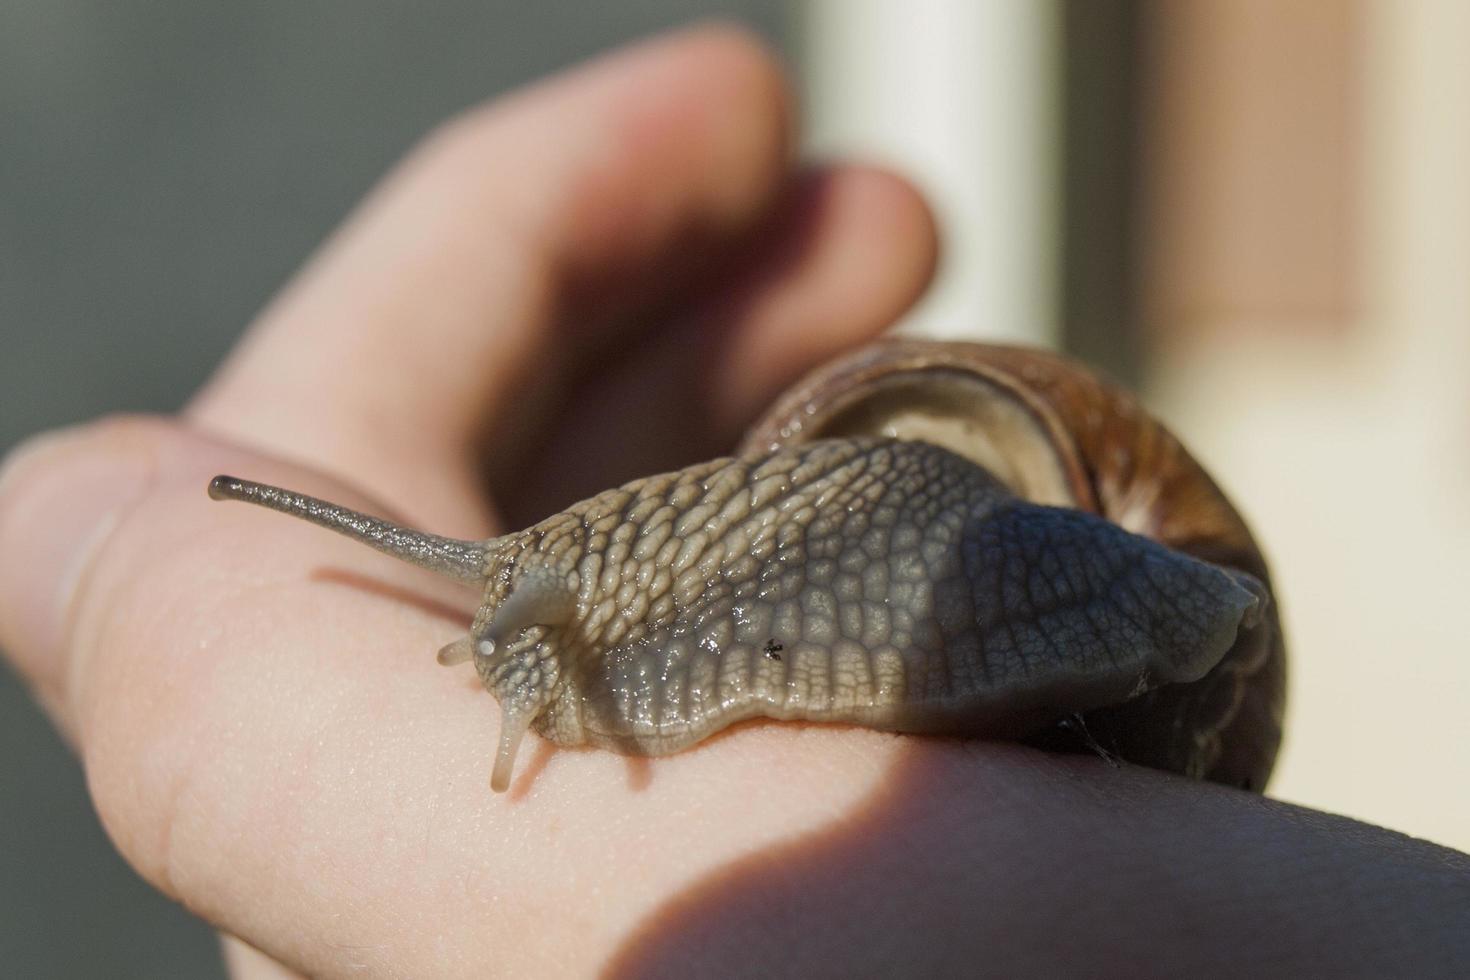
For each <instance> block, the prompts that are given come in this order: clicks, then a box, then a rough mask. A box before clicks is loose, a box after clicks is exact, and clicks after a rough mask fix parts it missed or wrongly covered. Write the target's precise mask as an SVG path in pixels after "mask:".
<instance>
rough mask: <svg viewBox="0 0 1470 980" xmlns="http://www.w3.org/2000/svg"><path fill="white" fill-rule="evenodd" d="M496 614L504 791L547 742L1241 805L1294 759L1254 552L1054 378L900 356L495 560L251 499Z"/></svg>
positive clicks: (1116, 418)
mask: <svg viewBox="0 0 1470 980" xmlns="http://www.w3.org/2000/svg"><path fill="white" fill-rule="evenodd" d="M209 493H210V496H211V497H214V498H215V499H231V500H245V501H249V502H251V503H255V504H260V505H262V506H265V507H269V508H272V509H275V510H279V511H282V512H284V513H288V514H292V515H294V516H297V517H301V518H304V519H306V520H308V521H310V522H312V523H314V524H318V525H321V526H323V527H327V528H331V529H332V530H335V531H338V532H341V533H343V534H346V535H348V536H349V537H352V538H355V539H356V540H358V541H361V542H363V543H365V544H368V545H370V546H372V547H374V548H376V549H378V550H380V551H383V552H386V553H387V554H390V555H394V556H396V557H398V558H401V559H403V560H405V561H409V562H412V563H413V564H416V565H419V566H422V567H424V568H428V569H430V570H433V571H436V572H440V573H443V574H446V575H449V576H452V577H454V578H458V579H461V580H463V581H467V582H471V583H474V584H476V585H477V586H481V587H482V588H483V590H484V591H483V597H482V600H481V603H480V606H479V610H478V612H477V613H476V615H475V617H474V621H473V623H472V624H471V626H470V630H469V634H468V635H467V636H465V637H464V638H463V639H460V640H458V641H456V642H454V643H452V644H450V645H449V646H447V647H445V648H444V649H443V650H441V651H440V652H439V662H440V663H441V664H446V665H454V664H463V663H468V662H473V664H474V666H475V669H476V671H477V672H478V674H479V676H480V679H481V680H482V681H483V683H484V685H485V687H486V688H487V689H488V690H489V691H490V692H491V693H492V694H493V695H494V696H495V697H496V699H497V700H498V701H499V702H500V707H501V712H502V720H501V726H500V739H499V745H498V748H497V750H496V754H495V762H494V769H493V773H492V776H491V786H492V787H493V788H494V789H495V790H497V791H501V790H504V789H506V787H507V786H508V785H509V783H510V777H511V773H512V771H513V768H514V764H515V759H516V754H517V750H518V747H519V745H520V743H521V740H522V737H523V736H524V734H525V733H526V731H527V730H528V729H534V730H535V731H536V732H538V733H539V734H540V735H541V736H542V737H544V738H546V739H548V740H550V741H552V742H554V743H556V744H559V745H584V744H590V745H595V746H601V747H604V748H608V749H612V750H614V751H617V752H622V753H628V754H634V755H664V754H667V753H672V752H677V751H679V750H680V749H683V748H685V747H687V746H690V745H693V744H694V743H696V742H699V741H700V740H702V739H704V738H706V737H707V736H709V735H712V734H714V733H715V732H718V731H720V730H721V729H723V728H726V727H728V726H729V725H732V724H734V723H736V722H739V721H742V720H745V719H750V718H771V719H783V720H785V719H803V720H810V721H823V722H842V723H848V724H854V725H862V726H866V727H870V728H877V729H884V730H889V731H895V732H915V733H928V734H940V735H956V736H973V737H994V738H1030V739H1033V740H1036V741H1039V742H1048V741H1054V740H1055V738H1058V737H1060V736H1059V735H1058V734H1057V733H1058V732H1061V731H1063V729H1061V728H1059V727H1058V726H1059V724H1060V723H1063V722H1068V721H1070V720H1074V719H1077V718H1079V717H1080V719H1081V724H1080V725H1075V724H1074V725H1070V726H1068V728H1067V729H1066V730H1068V731H1072V732H1078V731H1080V732H1082V733H1085V736H1086V738H1087V739H1088V740H1089V741H1092V742H1096V743H1098V744H1100V745H1102V746H1104V747H1106V748H1107V749H1108V750H1109V751H1110V752H1111V753H1112V754H1114V755H1116V756H1118V757H1120V758H1122V759H1126V760H1130V761H1133V762H1137V763H1140V764H1144V765H1151V766H1155V767H1158V768H1163V769H1168V770H1172V771H1175V772H1179V773H1184V774H1186V775H1189V776H1193V777H1197V778H1204V779H1211V780H1215V781H1217V782H1223V783H1228V784H1231V785H1235V786H1240V787H1244V788H1247V789H1257V790H1259V789H1260V788H1262V787H1263V786H1264V785H1265V782H1266V779H1267V777H1268V776H1269V774H1270V771H1271V766H1272V764H1273V762H1274V759H1275V755H1276V749H1277V746H1278V743H1279V740H1280V732H1281V714H1282V705H1283V701H1284V691H1285V650H1284V644H1283V641H1282V638H1281V632H1280V628H1279V625H1278V619H1277V615H1276V609H1275V604H1274V603H1273V602H1272V599H1271V590H1270V580H1269V576H1268V573H1267V570H1266V567H1265V563H1264V561H1263V560H1262V558H1261V554H1260V550H1259V549H1258V548H1257V547H1256V545H1255V542H1254V540H1253V539H1252V537H1251V534H1250V532H1249V530H1248V529H1247V528H1246V526H1245V524H1244V522H1243V521H1242V520H1241V518H1240V516H1239V514H1237V513H1236V511H1235V509H1234V508H1233V507H1232V506H1231V505H1230V503H1229V502H1228V501H1227V500H1226V499H1225V497H1224V495H1223V494H1222V493H1221V492H1220V490H1219V489H1218V487H1216V485H1215V484H1214V482H1213V481H1212V480H1211V479H1210V477H1209V476H1208V475H1207V474H1206V473H1205V472H1204V471H1203V470H1202V469H1201V468H1200V467H1199V465H1198V464H1197V463H1195V461H1194V460H1193V459H1192V458H1190V456H1189V454H1188V453H1187V452H1186V451H1185V450H1184V448H1183V447H1182V446H1181V445H1180V444H1179V442H1178V441H1177V440H1176V439H1175V438H1174V437H1173V436H1172V435H1170V434H1169V433H1168V432H1167V431H1166V430H1165V429H1164V428H1163V427H1162V426H1161V425H1160V424H1159V423H1158V422H1156V421H1154V420H1153V419H1151V418H1150V417H1149V416H1148V415H1147V414H1146V413H1145V412H1143V411H1142V409H1141V408H1140V407H1139V406H1138V404H1137V403H1136V402H1135V401H1134V400H1133V399H1132V398H1131V397H1130V396H1128V395H1127V394H1126V393H1124V392H1122V391H1119V390H1118V389H1116V388H1114V387H1112V386H1110V385H1108V384H1106V383H1105V382H1103V381H1101V380H1099V379H1098V378H1096V377H1094V376H1093V375H1091V374H1089V373H1088V372H1087V371H1085V370H1084V369H1083V368H1081V367H1079V366H1078V365H1076V364H1073V363H1071V362H1069V361H1067V360H1065V359H1063V358H1061V357H1058V356H1056V355H1052V354H1047V353H1043V352H1040V351H1031V350H1022V349H1016V348H1005V347H992V346H985V345H979V344H967V343H940V342H933V341H914V340H890V341H885V342H880V343H878V344H874V345H872V346H870V347H867V348H864V349H862V350H860V351H857V352H854V353H853V354H850V355H848V356H847V357H844V358H841V359H839V360H838V361H836V362H834V363H832V364H829V365H827V366H826V367H824V368H821V369H819V370H818V371H816V372H815V373H814V374H813V375H811V376H809V377H808V378H807V379H806V380H804V381H803V382H801V383H800V384H798V385H797V386H796V387H794V388H793V389H792V390H791V391H789V392H788V393H787V394H786V395H784V396H783V397H782V398H781V399H779V400H778V402H777V403H776V405H775V406H773V407H772V408H771V409H770V411H769V412H768V413H767V415H766V416H765V417H764V418H763V419H762V420H760V421H759V422H757V424H756V425H755V426H754V427H753V428H752V429H751V431H750V432H749V434H748V435H747V438H746V440H745V443H744V444H743V446H742V447H740V449H739V450H738V452H737V453H736V455H734V456H732V457H729V458H724V459H716V460H713V461H710V462H706V463H699V464H697V465H694V466H690V467H687V468H685V469H682V470H678V471H675V472H672V473H663V474H660V475H657V476H651V477H647V478H644V479H641V480H636V481H634V482H632V483H629V484H626V485H624V486H621V487H617V488H615V489H612V490H607V491H605V492H603V493H600V494H598V495H597V496H595V497H592V498H590V499H587V500H584V501H582V502H581V503H578V504H575V505H573V506H571V507H569V508H567V509H566V510H565V511H563V512H561V513H559V514H555V515H553V516H551V517H548V518H546V519H545V520H543V521H541V522H540V523H538V524H535V525H533V526H532V527H529V528H526V529H525V530H523V531H517V532H514V533H511V534H506V535H503V536H501V537H497V538H492V539H490V540H488V541H460V540H455V539H451V538H442V537H437V536H435V535H431V534H425V533H422V532H419V531H414V530H410V529H407V528H403V527H400V526H397V525H395V524H391V523H389V522H387V521H383V520H380V519H378V518H374V517H370V516H368V515H365V514H361V513H358V512H356V511H351V510H348V509H346V508H343V507H338V506H336V505H334V504H330V503H326V502H325V501H321V500H317V499H314V498H312V497H306V496H303V495H301V494H297V493H292V492H290V491H287V490H281V489H278V488H274V487H268V486H263V485H261V484H257V483H251V482H248V481H245V480H239V479H236V478H234V477H229V476H219V477H216V478H215V479H214V480H213V482H211V484H210V486H209Z"/></svg>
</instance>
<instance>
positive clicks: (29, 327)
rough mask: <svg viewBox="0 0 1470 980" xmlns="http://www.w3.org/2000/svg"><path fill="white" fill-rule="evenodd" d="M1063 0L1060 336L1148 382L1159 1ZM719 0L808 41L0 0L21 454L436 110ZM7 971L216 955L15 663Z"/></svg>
mask: <svg viewBox="0 0 1470 980" xmlns="http://www.w3.org/2000/svg"><path fill="white" fill-rule="evenodd" d="M1038 2H1042V0H1038ZM1062 10H1063V16H1062V24H1061V26H1062V32H1061V43H1062V45H1063V57H1062V59H1061V61H1060V70H1061V73H1062V80H1061V81H1062V84H1061V86H1060V96H1061V103H1062V104H1061V105H1060V106H1059V109H1060V110H1061V111H1062V113H1063V118H1064V131H1065V134H1066V138H1065V140H1064V151H1065V155H1064V161H1063V167H1062V173H1063V181H1062V185H1061V186H1060V187H1058V189H1057V190H1058V193H1059V194H1060V195H1061V200H1062V212H1063V215H1064V219H1063V221H1064V228H1063V235H1062V241H1063V246H1062V255H1061V264H1062V269H1063V276H1062V282H1061V284H1060V287H1059V288H1061V289H1062V291H1063V297H1062V309H1063V311H1064V319H1065V322H1064V324H1063V327H1064V335H1065V337H1066V345H1067V346H1068V347H1069V348H1071V349H1073V350H1075V351H1078V352H1080V353H1082V354H1083V355H1085V356H1087V357H1088V358H1089V359H1091V360H1093V361H1094V362H1095V363H1101V364H1103V365H1105V366H1107V367H1109V368H1111V369H1112V370H1113V371H1114V373H1116V374H1120V375H1122V376H1124V377H1125V378H1131V379H1136V377H1137V368H1138V365H1139V362H1140V361H1139V352H1138V343H1137V334H1136V333H1135V332H1134V331H1133V330H1132V329H1130V325H1131V324H1132V323H1134V322H1135V317H1134V315H1133V314H1134V311H1135V307H1136V303H1135V302H1134V298H1135V295H1136V289H1135V284H1136V278H1135V275H1134V272H1135V269H1134V254H1135V253H1134V249H1133V247H1132V242H1133V240H1134V236H1133V234H1132V229H1133V225H1134V223H1135V220H1136V219H1135V215H1134V212H1135V210H1136V209H1135V207H1134V201H1135V197H1136V193H1135V191H1136V188H1135V186H1134V182H1135V177H1136V174H1137V168H1136V166H1135V158H1136V146H1137V143H1138V139H1139V134H1138V125H1137V121H1138V113H1137V104H1138V102H1137V87H1136V80H1137V77H1138V75H1137V72H1136V71H1135V66H1136V64H1137V51H1138V49H1139V47H1140V46H1142V45H1144V44H1146V42H1147V38H1144V37H1141V33H1142V32H1141V31H1140V26H1139V25H1140V20H1139V17H1138V0H1088V2H1086V3H1070V4H1066V5H1064V6H1063V8H1062ZM712 15H724V16H729V17H733V18H736V19H738V20H741V21H743V22H744V23H746V24H748V25H750V26H752V27H754V28H756V29H757V30H759V31H761V32H762V33H763V34H765V35H766V36H767V37H769V38H771V39H772V40H773V41H775V42H776V43H777V44H778V45H780V46H782V47H784V48H786V49H787V50H788V51H790V50H791V49H792V48H793V47H794V44H793V38H792V33H793V30H794V28H795V27H796V24H797V21H796V18H794V17H793V16H792V13H791V10H790V9H789V5H788V4H787V3H784V2H781V0H729V2H717V0H615V2H614V0H583V2H571V0H534V2H527V0H519V2H511V0H479V2H469V0H439V2H430V3H415V2H410V0H400V2H392V0H257V2H252V3H241V4H214V3H199V2H198V0H0V452H3V451H5V450H6V449H8V448H9V447H10V446H12V445H14V444H15V443H16V442H17V441H19V440H20V439H21V438H23V437H24V436H26V435H28V434H31V433H33V432H36V431H39V430H41V429H45V428H50V427H53V426H57V425H63V424H66V423H69V422H75V421H79V420H83V419H87V418H91V417H93V416H95V415H98V414H101V413H104V412H110V411H117V410H144V411H169V410H172V409H174V408H176V407H177V406H178V405H179V404H180V403H181V402H182V401H183V399H184V398H185V397H186V396H187V395H188V393H189V392H190V391H191V390H192V389H193V388H194V387H195V386H196V385H197V384H198V383H199V382H200V381H201V380H202V379H203V378H204V377H205V376H206V375H207V373H208V372H209V370H210V369H211V367H212V366H213V365H214V364H215V363H216V362H217V361H218V360H219V359H220V358H221V357H222V356H223V355H224V353H225V351H226V350H227V349H228V347H229V346H230V344H231V343H232V341H233V340H234V338H235V337H236V335H237V334H238V333H239V331H240V330H242V329H243V328H244V327H245V326H246V325H247V324H248V323H249V322H250V320H251V318H252V317H253V315H254V313H255V311H256V310H257V309H258V308H260V307H261V306H262V305H263V304H264V303H265V302H266V300H267V299H269V297H270V296H271V294H272V293H274V292H275V291H276V289H277V288H278V287H279V286H280V285H281V284H282V282H283V281H284V280H285V279H286V278H287V277H288V276H289V275H290V274H291V272H292V271H293V270H294V269H295V268H296V267H297V266H298V265H299V264H300V263H301V261H302V260H303V259H304V258H305V257H306V255H307V254H308V253H309V252H310V250H311V249H312V248H313V247H314V246H315V245H316V244H317V243H318V242H319V241H320V240H321V239H322V238H323V237H324V236H325V235H326V234H327V233H328V232H329V231H330V230H331V229H332V228H333V227H334V226H335V225H336V224H337V223H338V221H339V220H340V219H341V218H342V216H343V215H344V214H345V212H346V211H347V210H348V209H349V208H350V207H351V205H352V204H353V202H355V201H356V200H357V199H358V198H359V197H360V196H361V195H362V194H363V192H364V191H366V190H367V189H368V187H369V186H371V185H372V183H373V182H374V181H375V179H376V178H377V177H378V176H379V175H380V174H381V173H382V172H383V171H384V170H385V169H386V168H387V167H388V166H389V165H390V164H391V163H392V162H393V161H394V160H395V159H396V158H398V157H399V156H400V155H401V154H402V153H403V152H404V151H405V150H406V149H407V148H408V147H409V146H410V145H412V143H413V142H414V140H415V139H416V138H417V137H418V136H419V135H421V134H422V133H423V132H424V131H425V130H427V129H428V128H430V127H431V126H433V125H434V123H436V122H437V121H439V120H441V119H443V118H444V117H445V116H447V115H449V114H450V113H452V112H454V111H456V110H458V109H460V108H463V107H465V106H467V105H470V104H472V103H474V102H477V101H479V100H481V99H483V98H486V97H488V96H492V95H494V94H495V93H497V92H501V91H504V90H505V89H507V88H510V87H512V86H514V85H517V84H519V83H521V82H523V81H526V80H528V79H532V78H535V77H539V76H541V75H544V74H546V73H548V72H551V71H554V70H556V69H557V68H559V67H562V66H565V65H567V64H570V63H572V62H575V61H578V60H581V59H583V58H585V57H587V56H589V55H591V54H594V53H596V52H598V51H601V50H603V49H605V48H608V47H610V46H612V45H614V44H616V43H618V42H621V41H624V40H627V39H631V38H634V37H637V36H640V35H644V34H648V33H651V32H653V31H655V30H658V29H660V28H664V27H668V26H672V25H675V24H679V23H684V22H687V21H690V20H693V19H697V18H699V17H707V16H712ZM963 123H964V121H963V120H956V125H963ZM0 974H4V975H6V976H16V977H26V978H31V977H84V976H87V977H90V976H108V977H174V976H178V977H211V976H220V975H222V968H221V966H220V962H219V956H218V951H217V947H216V944H215V939H214V936H213V934H212V933H211V931H210V930H209V929H208V928H206V927H205V926H204V925H202V924H201V923H199V922H197V921H195V920H194V919H192V918H191V917H190V916H189V915H188V914H187V913H186V912H184V911H183V910H182V909H180V908H178V907H177V906H175V905H173V904H172V903H171V902H169V901H168V900H166V899H164V898H162V897H161V896H159V895H158V894H157V893H155V892H154V891H153V890H152V889H150V888H149V887H148V886H146V885H144V884H143V883H142V882H141V881H139V880H138V879H137V878H136V877H135V876H134V875H133V874H132V872H131V871H130V870H129V869H128V868H127V867H126V865H124V864H123V862H122V860H121V859H120V858H119V857H117V855H116V854H115V853H114V851H113V850H112V847H111V845H110V844H109V843H108V842H107V840H106V838H105V836H104V835H103V833H102V831H101V829H100V828H99V826H98V824H97V821H96V818H95V816H94V815H93V813H92V809H91V806H90V803H89V802H88V800H87V795H86V790H85V786H84V784H83V780H82V775H81V772H80V769H79V767H78V766H77V764H76V761H75V760H74V759H73V758H72V756H71V755H70V753H69V752H68V751H67V750H66V749H65V748H64V747H63V746H62V745H61V744H60V743H59V742H58V741H57V739H56V737H55V736H54V735H53V734H52V732H51V729H50V727H49V726H48V725H47V723H46V722H45V720H44V719H43V718H42V717H41V715H40V714H39V712H38V711H37V710H36V709H35V707H34V706H33V705H32V704H31V702H30V700H29V698H28V697H27V695H26V693H25V691H24V689H23V688H22V687H21V685H20V684H19V683H18V681H17V680H16V679H15V678H14V677H13V676H12V675H11V674H9V673H8V672H7V671H6V668H4V667H3V666H0Z"/></svg>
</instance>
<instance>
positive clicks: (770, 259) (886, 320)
mask: <svg viewBox="0 0 1470 980" xmlns="http://www.w3.org/2000/svg"><path fill="white" fill-rule="evenodd" d="M772 214H773V217H772V219H771V220H770V221H769V222H768V223H767V226H766V227H764V228H762V229H761V230H760V231H759V232H758V233H757V234H756V235H754V236H753V237H752V239H751V241H750V242H749V244H748V245H746V246H745V247H744V248H743V249H742V251H743V252H744V253H745V256H746V258H745V261H744V262H743V263H742V264H740V265H738V266H735V267H734V268H732V270H731V272H730V274H729V275H728V278H727V279H726V281H725V283H724V284H723V286H721V287H720V288H713V289H709V290H706V291H702V292H700V294H699V295H697V296H695V297H691V299H690V302H689V304H688V305H687V306H686V307H684V308H682V309H679V310H675V311H671V313H670V316H669V321H670V322H669V325H668V326H667V328H666V329H664V330H663V331H662V332H661V333H660V334H659V336H658V337H657V338H652V339H650V340H649V341H647V342H646V343H644V344H642V345H640V346H639V347H638V349H637V350H636V351H635V352H633V353H632V354H630V355H629V356H626V357H623V358H621V359H616V360H614V359H603V360H600V361H598V362H597V363H595V364H593V365H591V366H590V369H589V370H588V371H586V372H585V373H584V374H583V375H581V376H579V377H576V378H574V379H573V381H572V384H571V389H572V391H573V392H574V394H573V395H572V396H571V397H570V398H569V399H568V403H567V407H566V409H565V411H564V414H563V415H561V416H560V417H558V418H556V419H555V424H554V425H551V426H550V427H549V433H548V434H541V433H536V434H534V435H533V436H532V437H531V440H530V441H531V444H532V446H533V447H534V449H533V451H532V452H531V453H530V454H527V455H520V456H517V455H514V454H510V453H502V454H501V455H500V456H499V460H500V463H501V466H500V468H499V470H498V474H497V473H492V477H496V476H497V475H498V478H496V479H493V480H492V483H493V485H494V486H495V489H496V499H497V500H498V501H500V502H501V503H502V504H503V506H504V508H505V510H506V512H507V516H508V519H509V520H510V522H511V523H512V524H514V525H517V526H519V525H521V524H524V523H527V522H529V521H532V520H534V519H536V518H539V517H541V516H544V515H545V514H546V513H548V512H550V511H551V510H554V509H556V508H557V507H560V506H563V505H565V504H567V503H570V502H571V501H573V500H576V499H579V498H581V497H584V496H587V495H589V494H591V493H595V492H596V491H598V490H602V489H604V488H606V487H608V486H613V485H616V484H618V483H621V482H623V481H625V480H628V479H631V478H633V477H637V476H643V475H647V474H649V473H654V472H658V471H661V470H666V469H670V468H673V467H675V466H679V465H684V464H687V463H688V462H690V461H692V460H694V459H699V458H708V457H711V456H715V455H719V454H721V453H726V452H729V451H730V449H731V448H732V447H733V446H734V445H735V443H736V441H737V439H738V436H739V433H740V432H741V430H743V429H744V428H745V426H746V425H747V424H748V423H749V422H750V421H751V419H752V418H753V417H754V416H755V415H756V414H757V413H758V412H760V411H761V410H762V409H763V408H764V407H765V406H766V405H768V404H769V403H770V402H771V400H772V399H773V398H774V397H775V396H776V394H777V393H778V392H779V391H781V390H782V389H783V388H785V387H786V386H787V385H789V384H790V383H791V382H793V381H794V380H795V379H796V378H797V377H799V376H800V375H801V374H803V373H805V372H806V371H808V370H809V369H811V368H812V367H814V366H816V365H817V364H819V363H821V362H822V361H824V360H826V359H827V358H829V357H831V356H833V355H834V354H836V353H837V352H839V351H842V350H845V349H847V348H850V347H852V346H854V345H856V344H859V343H861V342H862V341H864V340H866V339H868V338H870V337H872V336H873V335H875V334H876V333H878V332H879V331H881V330H883V329H884V328H886V327H887V326H889V325H890V324H891V323H892V322H893V321H894V320H895V319H897V317H898V316H900V315H901V314H902V313H903V311H904V310H906V309H907V308H908V307H909V306H910V305H911V304H912V303H913V302H914V300H915V299H916V298H917V297H918V296H919V295H920V294H921V293H922V291H923V289H924V287H925V286H926V285H927V284H928V282H929V279H930V277H931V276H932V274H933V270H934V263H935V257H936V252H937V242H936V236H935V229H934V224H933V220H932V218H931V216H930V214H929V211H928V209H927V207H926V206H925V204H924V202H923V199H922V198H921V197H920V196H919V195H918V194H917V192H915V191H914V190H913V189H912V188H911V187H910V186H909V185H908V184H907V183H906V182H905V181H903V180H902V179H900V178H898V177H895V176H893V175H890V174H887V173H884V172H882V171H878V170H872V169H866V168H860V167H850V166H849V167H832V168H825V169H818V170H813V171H811V172H808V173H806V174H804V175H802V177H801V178H800V179H798V180H796V181H794V182H793V183H792V185H791V186H790V187H789V188H788V190H787V192H786V194H785V195H784V196H783V197H782V199H781V200H780V201H778V202H777V203H776V204H775V205H774V206H773V208H772ZM610 408H611V409H612V410H610Z"/></svg>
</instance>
